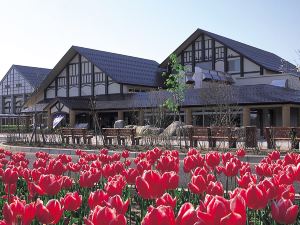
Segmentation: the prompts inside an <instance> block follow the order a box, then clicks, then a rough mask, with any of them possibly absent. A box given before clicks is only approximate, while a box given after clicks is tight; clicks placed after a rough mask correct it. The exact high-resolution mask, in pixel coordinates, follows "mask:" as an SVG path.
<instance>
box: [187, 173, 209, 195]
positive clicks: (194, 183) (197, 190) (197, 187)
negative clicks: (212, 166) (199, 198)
mask: <svg viewBox="0 0 300 225" xmlns="http://www.w3.org/2000/svg"><path fill="white" fill-rule="evenodd" d="M188 187H189V189H190V191H191V192H193V193H194V194H197V195H200V194H202V193H203V192H205V191H206V188H207V187H206V180H205V179H204V177H203V176H202V175H198V176H192V179H191V181H190V183H189V184H188Z"/></svg>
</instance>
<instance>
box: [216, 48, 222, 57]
mask: <svg viewBox="0 0 300 225" xmlns="http://www.w3.org/2000/svg"><path fill="white" fill-rule="evenodd" d="M223 58H224V47H216V59H223Z"/></svg>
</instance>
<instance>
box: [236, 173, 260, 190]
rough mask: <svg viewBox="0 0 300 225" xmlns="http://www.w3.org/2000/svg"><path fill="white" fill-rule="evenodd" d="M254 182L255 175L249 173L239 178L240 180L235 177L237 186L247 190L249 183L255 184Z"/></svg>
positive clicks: (255, 179)
mask: <svg viewBox="0 0 300 225" xmlns="http://www.w3.org/2000/svg"><path fill="white" fill-rule="evenodd" d="M256 181H257V177H256V175H253V174H251V173H249V172H246V173H245V174H244V175H243V176H241V178H238V177H237V182H238V184H239V186H240V187H242V188H248V185H249V184H250V183H254V184H256Z"/></svg>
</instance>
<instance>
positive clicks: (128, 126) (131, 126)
mask: <svg viewBox="0 0 300 225" xmlns="http://www.w3.org/2000/svg"><path fill="white" fill-rule="evenodd" d="M135 127H136V125H126V126H125V127H124V128H130V129H132V128H135Z"/></svg>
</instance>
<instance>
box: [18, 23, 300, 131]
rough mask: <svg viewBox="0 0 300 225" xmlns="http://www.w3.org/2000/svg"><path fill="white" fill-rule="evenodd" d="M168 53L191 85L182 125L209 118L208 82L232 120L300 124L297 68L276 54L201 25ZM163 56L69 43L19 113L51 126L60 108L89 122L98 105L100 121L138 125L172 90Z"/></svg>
mask: <svg viewBox="0 0 300 225" xmlns="http://www.w3.org/2000/svg"><path fill="white" fill-rule="evenodd" d="M173 53H174V54H176V56H177V58H178V61H179V62H181V64H182V65H184V68H185V71H186V82H187V83H188V84H189V86H190V88H189V90H187V92H186V96H185V101H184V103H183V106H182V109H183V110H182V112H181V114H182V116H183V117H184V120H185V122H186V123H187V124H194V125H201V126H208V125H210V119H209V118H210V115H211V114H213V113H214V112H213V111H212V110H211V108H212V106H214V105H216V104H218V103H217V102H218V100H211V99H210V100H211V101H210V102H207V99H209V98H208V97H207V93H211V92H212V91H211V89H210V84H212V83H225V84H226V89H230V91H231V99H230V101H229V103H230V104H234V105H237V106H238V107H236V109H235V111H234V112H233V113H234V114H235V115H236V116H237V118H238V119H237V125H240V126H248V125H256V126H257V127H258V128H261V129H262V128H263V127H265V126H299V125H300V110H299V108H300V104H299V103H300V80H299V77H300V74H299V73H298V72H297V68H296V66H295V65H293V64H291V63H289V62H287V61H285V60H283V59H282V58H281V57H279V56H277V55H275V54H273V53H270V52H267V51H264V50H261V49H258V48H255V47H252V46H249V45H246V44H243V43H241V42H238V41H234V40H231V39H229V38H226V37H223V36H220V35H217V34H214V33H211V32H207V31H204V30H200V29H197V30H196V31H195V32H194V33H193V34H192V35H191V36H190V37H188V39H187V40H185V41H184V42H183V43H182V44H181V45H180V46H179V47H178V48H177V49H176V50H175V51H174V52H173ZM168 62H169V58H166V60H164V61H163V62H162V63H161V64H158V63H157V62H155V61H153V60H148V59H141V58H136V57H131V56H125V55H120V54H115V53H109V52H103V51H98V50H94V49H87V48H82V47H77V46H72V47H71V48H70V49H69V50H68V52H67V53H66V54H65V55H64V56H63V57H62V58H61V60H60V61H59V62H58V63H57V64H56V66H55V67H54V68H53V69H52V70H51V72H50V73H49V74H48V76H47V77H46V79H45V80H44V81H43V82H42V83H41V85H40V88H39V89H38V90H37V91H36V92H35V93H34V94H33V96H32V97H31V98H30V99H28V101H27V103H26V108H25V109H24V110H23V112H27V113H30V112H32V111H33V107H35V110H37V109H38V110H39V111H40V112H43V113H44V114H46V115H47V118H48V126H51V124H52V120H53V118H55V116H57V115H64V116H65V123H68V124H70V125H71V126H75V125H76V124H77V123H88V124H92V121H91V117H90V112H91V109H93V110H96V111H97V113H98V114H99V117H100V118H101V124H102V125H103V126H112V125H113V123H114V121H115V120H117V119H125V121H127V122H128V123H139V124H143V123H144V122H145V121H149V119H150V117H153V116H155V115H153V113H155V112H153V110H151V109H153V108H157V107H158V106H161V105H162V103H163V102H164V101H165V100H166V99H167V98H168V96H169V93H168V92H166V91H165V90H162V89H163V88H164V82H163V79H162V76H161V74H162V72H163V71H166V72H168ZM158 89H159V90H158ZM205 96H206V97H205ZM219 99H222V97H220V98H219ZM223 100H224V98H223ZM133 115H134V116H133ZM134 118H135V119H134Z"/></svg>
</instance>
